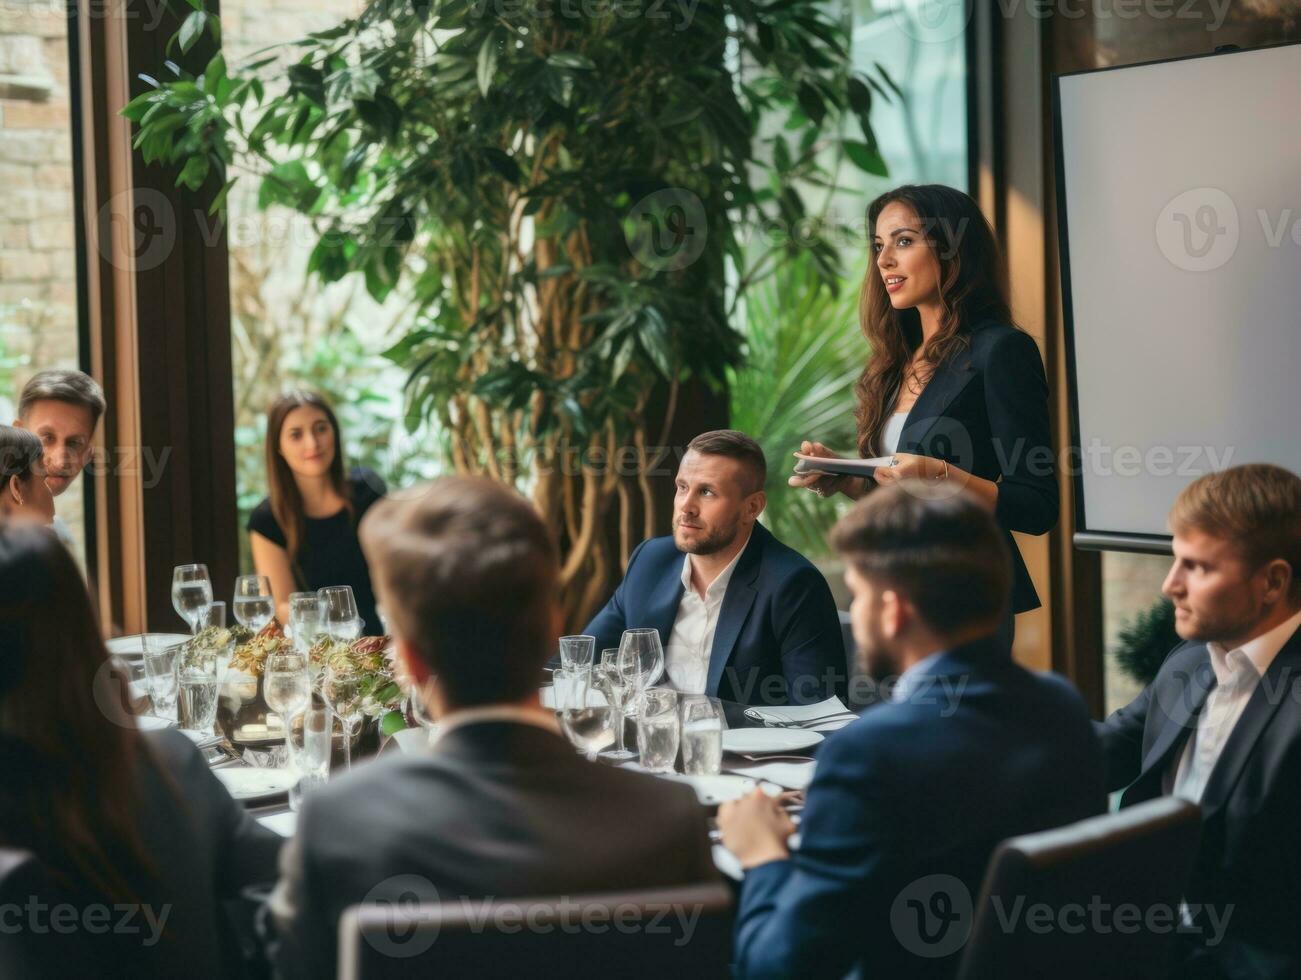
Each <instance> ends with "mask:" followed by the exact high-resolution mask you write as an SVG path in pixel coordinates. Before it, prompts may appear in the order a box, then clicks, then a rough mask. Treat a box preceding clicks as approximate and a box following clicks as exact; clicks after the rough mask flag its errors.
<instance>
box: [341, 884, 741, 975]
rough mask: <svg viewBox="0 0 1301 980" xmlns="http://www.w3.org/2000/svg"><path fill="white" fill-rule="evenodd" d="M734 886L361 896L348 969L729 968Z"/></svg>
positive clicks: (625, 971) (349, 921)
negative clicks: (368, 899) (377, 900)
mask: <svg viewBox="0 0 1301 980" xmlns="http://www.w3.org/2000/svg"><path fill="white" fill-rule="evenodd" d="M731 950H732V895H731V892H730V890H729V889H728V888H727V886H726V885H724V884H722V883H716V884H705V885H689V886H683V887H681V888H672V889H663V890H654V891H636V892H624V893H606V894H593V895H577V896H573V897H568V896H566V897H548V898H521V899H515V900H503V899H483V900H479V899H465V900H461V901H451V902H440V903H437V904H412V905H409V906H402V905H396V904H371V905H355V906H353V907H352V908H350V909H348V910H347V911H345V912H344V914H343V916H342V917H341V918H340V920H339V976H340V977H341V978H343V980H384V978H389V977H394V978H396V977H411V976H420V975H429V976H435V975H436V976H447V977H459V976H473V977H475V978H476V980H483V978H495V977H501V978H503V980H505V978H511V980H518V978H519V977H521V976H538V977H549V976H563V977H566V978H567V980H569V978H591V980H598V978H599V980H609V978H610V977H620V978H640V977H645V978H647V980H650V978H655V980H664V978H666V977H675V976H676V977H686V976H690V977H692V978H696V977H705V978H707V977H719V978H724V977H727V976H728V975H729V966H728V964H729V962H730V960H731Z"/></svg>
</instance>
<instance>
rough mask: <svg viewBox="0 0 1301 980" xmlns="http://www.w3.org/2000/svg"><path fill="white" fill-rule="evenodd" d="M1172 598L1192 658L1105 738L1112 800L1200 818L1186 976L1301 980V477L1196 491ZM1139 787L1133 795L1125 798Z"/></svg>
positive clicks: (1184, 650)
mask: <svg viewBox="0 0 1301 980" xmlns="http://www.w3.org/2000/svg"><path fill="white" fill-rule="evenodd" d="M1170 530H1171V531H1172V532H1173V535H1174V538H1173V549H1174V561H1173V562H1172V563H1171V566H1170V572H1169V574H1168V575H1167V576H1166V579H1165V582H1164V584H1163V585H1162V587H1161V590H1162V592H1164V593H1165V595H1166V596H1167V597H1168V598H1169V599H1170V600H1171V601H1172V602H1173V603H1174V608H1175V630H1176V631H1177V632H1178V634H1179V636H1180V637H1181V638H1182V639H1183V641H1184V642H1183V643H1181V644H1179V645H1178V646H1176V647H1175V648H1174V649H1173V650H1171V651H1170V654H1169V656H1167V657H1166V660H1165V662H1164V663H1163V664H1162V665H1161V669H1160V670H1159V671H1158V672H1157V675H1156V677H1155V679H1153V681H1152V683H1151V684H1149V685H1148V686H1147V687H1146V688H1145V689H1144V690H1143V692H1142V693H1141V694H1140V695H1139V696H1138V697H1137V698H1135V699H1134V700H1133V701H1132V702H1131V703H1130V704H1128V705H1127V706H1125V707H1124V708H1121V709H1120V710H1119V711H1117V712H1115V713H1114V714H1113V715H1111V717H1109V718H1108V719H1107V720H1106V721H1105V722H1099V723H1097V725H1096V728H1097V732H1098V735H1099V737H1100V738H1101V739H1102V746H1103V750H1104V752H1105V754H1106V763H1107V788H1108V790H1118V789H1124V790H1125V793H1124V795H1123V796H1122V797H1121V805H1122V806H1129V805H1132V804H1134V803H1140V802H1142V801H1144V800H1150V799H1152V798H1154V797H1157V796H1162V795H1167V794H1173V795H1175V796H1181V797H1183V798H1184V799H1187V800H1191V801H1192V802H1194V803H1198V804H1200V805H1201V808H1202V838H1201V846H1200V851H1199V854H1198V857H1197V860H1196V863H1195V865H1194V868H1193V873H1192V875H1191V878H1190V880H1189V883H1188V887H1187V890H1186V901H1185V903H1184V908H1183V909H1181V916H1182V918H1183V923H1182V925H1181V931H1180V934H1179V938H1180V944H1179V945H1180V959H1181V964H1180V967H1179V970H1180V975H1181V976H1189V977H1243V978H1246V977H1251V978H1269V977H1295V976H1298V975H1301V935H1299V934H1298V931H1297V927H1296V917H1297V913H1298V910H1301V850H1298V848H1297V846H1296V835H1297V831H1298V829H1299V828H1301V578H1299V577H1298V574H1297V571H1298V569H1301V477H1298V476H1297V475H1296V474H1294V473H1290V472H1289V471H1287V470H1285V469H1283V468H1281V467H1278V466H1269V465H1264V464H1253V465H1249V466H1235V467H1233V468H1231V469H1227V470H1223V471H1221V472H1218V473H1211V474H1209V475H1207V476H1203V477H1201V478H1200V479H1198V480H1195V481H1194V482H1193V483H1191V484H1189V485H1188V486H1187V487H1185V488H1184V490H1183V491H1182V492H1181V493H1180V494H1179V496H1178V497H1177V498H1176V500H1175V503H1174V506H1173V507H1172V508H1171V511H1170ZM1126 787H1127V788H1126Z"/></svg>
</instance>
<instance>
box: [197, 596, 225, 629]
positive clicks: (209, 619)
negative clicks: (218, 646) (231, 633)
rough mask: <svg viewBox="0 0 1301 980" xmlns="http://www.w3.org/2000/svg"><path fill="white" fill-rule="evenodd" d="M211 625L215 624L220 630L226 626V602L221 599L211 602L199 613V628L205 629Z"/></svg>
mask: <svg viewBox="0 0 1301 980" xmlns="http://www.w3.org/2000/svg"><path fill="white" fill-rule="evenodd" d="M210 626H215V627H216V628H217V629H219V630H224V629H225V628H226V603H224V602H222V601H220V600H218V601H217V602H210V603H208V605H207V607H206V608H205V609H204V610H203V612H201V613H199V630H205V629H207V628H208V627H210ZM196 632H197V630H196Z"/></svg>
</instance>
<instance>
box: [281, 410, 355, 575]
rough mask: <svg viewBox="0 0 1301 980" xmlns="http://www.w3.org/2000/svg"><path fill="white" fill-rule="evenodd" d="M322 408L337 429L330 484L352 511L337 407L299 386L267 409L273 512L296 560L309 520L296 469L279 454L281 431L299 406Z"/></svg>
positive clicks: (291, 558)
mask: <svg viewBox="0 0 1301 980" xmlns="http://www.w3.org/2000/svg"><path fill="white" fill-rule="evenodd" d="M307 407H310V408H319V409H320V410H321V411H322V412H324V413H325V417H326V419H327V420H329V423H330V428H331V429H333V430H334V459H332V460H331V461H330V485H331V486H332V487H333V488H334V490H335V492H336V493H338V494H339V496H341V497H342V498H343V500H344V503H345V504H346V506H347V507H348V511H349V513H351V512H352V493H351V492H350V490H349V488H348V481H347V479H345V477H344V464H343V434H342V433H341V432H340V431H339V420H338V419H337V418H336V417H335V414H334V409H332V408H331V407H330V403H329V402H327V401H326V400H325V399H324V398H323V397H322V396H321V395H318V394H317V393H316V392H314V391H306V390H303V389H298V390H296V391H290V392H286V393H285V394H283V395H281V396H280V397H279V398H277V399H276V400H275V402H273V403H272V405H271V408H270V409H269V410H268V411H267V445H266V459H267V496H269V497H270V498H271V513H272V515H273V516H274V517H275V519H276V523H277V524H279V525H280V528H281V530H282V531H284V533H285V542H286V548H285V550H286V551H287V552H289V560H290V562H297V560H298V549H299V548H300V547H302V544H303V534H304V533H305V531H306V527H307V525H306V519H305V517H304V514H303V495H302V494H301V493H300V492H299V490H298V482H297V481H296V480H295V479H294V471H293V470H291V469H290V468H289V463H288V462H286V461H285V458H284V456H282V455H281V454H280V430H281V429H283V428H284V427H285V419H286V418H287V417H288V415H289V413H290V412H292V411H293V410H294V409H296V408H307Z"/></svg>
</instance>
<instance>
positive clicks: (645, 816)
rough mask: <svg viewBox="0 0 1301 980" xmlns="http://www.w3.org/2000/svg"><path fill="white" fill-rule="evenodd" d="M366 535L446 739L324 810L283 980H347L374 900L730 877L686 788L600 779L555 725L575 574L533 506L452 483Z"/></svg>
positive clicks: (352, 785)
mask: <svg viewBox="0 0 1301 980" xmlns="http://www.w3.org/2000/svg"><path fill="white" fill-rule="evenodd" d="M360 535H361V543H362V548H363V550H364V551H365V554H366V558H367V561H368V562H369V563H370V567H371V569H372V574H373V576H374V581H375V586H376V593H377V595H378V597H379V599H380V601H381V602H382V603H383V605H384V609H385V610H386V612H387V615H388V620H389V623H390V625H391V628H392V633H393V639H394V644H395V651H396V656H397V660H398V663H399V666H400V667H401V668H402V670H403V671H404V672H405V673H406V675H407V676H408V677H410V678H411V680H412V682H413V683H414V684H415V685H416V686H417V688H418V690H419V692H420V694H421V695H422V696H423V697H424V700H425V702H426V704H427V705H428V707H429V709H430V712H431V714H433V715H434V716H435V717H436V718H438V721H439V732H438V741H437V744H436V745H434V747H433V748H432V749H431V750H430V752H429V753H428V754H427V755H396V756H388V757H385V758H381V759H378V760H376V761H374V762H369V763H366V764H365V765H362V766H359V767H358V768H356V769H354V770H353V771H352V772H348V773H345V774H343V775H342V776H340V777H338V778H336V779H332V780H331V781H330V782H329V784H328V785H327V786H325V787H324V788H322V789H320V790H318V791H317V792H316V794H315V795H313V796H311V797H310V798H308V800H307V801H306V805H305V806H304V808H303V810H302V812H301V814H300V816H299V821H298V830H297V834H296V835H295V837H294V838H293V840H292V841H291V842H290V843H289V845H288V846H287V847H286V849H285V854H284V856H283V859H282V862H281V867H282V878H281V881H280V883H279V885H278V886H277V888H276V891H275V893H274V894H273V895H272V898H271V902H270V907H271V912H272V916H273V918H274V921H275V924H276V927H277V934H278V936H279V942H278V946H277V949H276V950H275V953H274V957H275V960H276V964H277V967H278V969H279V971H280V972H281V974H282V975H286V976H291V977H312V978H315V977H332V976H335V973H336V970H335V959H336V948H337V943H338V938H337V935H336V933H337V929H338V923H339V916H340V913H342V912H343V910H344V909H346V908H348V907H349V906H351V905H355V904H357V903H360V902H383V901H390V902H396V901H400V900H403V899H404V897H405V896H409V895H411V894H413V893H414V894H417V895H420V896H421V897H422V898H426V899H428V900H438V901H454V900H457V899H460V898H462V897H465V898H476V899H477V898H484V897H488V896H495V897H498V898H516V897H525V896H537V895H543V894H548V895H579V894H584V893H592V892H603V891H604V892H608V891H616V890H628V889H642V888H656V887H669V886H675V885H683V884H692V883H697V882H702V881H709V880H713V879H716V878H717V871H716V870H715V869H714V866H713V862H712V859H711V854H710V846H709V836H708V829H707V827H706V823H705V813H704V811H703V810H702V809H701V808H700V806H699V804H698V803H697V802H696V797H695V794H694V792H693V791H692V790H691V789H690V788H689V787H687V786H684V785H682V784H679V783H672V782H668V781H665V780H662V779H658V778H656V777H654V776H650V775H646V774H644V773H637V772H632V771H629V770H625V769H616V768H614V767H612V766H607V765H604V764H593V763H590V762H588V761H586V760H585V759H583V758H582V757H581V756H580V755H578V753H577V752H575V750H574V747H573V746H572V745H570V744H569V742H567V741H566V740H565V738H564V737H563V736H562V735H561V734H560V731H559V728H558V726H557V722H556V716H555V714H554V712H552V711H548V710H545V709H543V708H542V707H541V704H540V702H539V695H538V687H539V683H540V681H541V677H542V666H543V664H544V663H545V661H546V659H547V654H548V653H549V652H550V651H551V650H552V649H554V646H555V642H556V639H557V634H558V630H557V625H558V624H559V622H560V609H559V601H558V600H559V584H558V583H559V567H558V559H557V554H556V548H555V544H554V542H553V540H552V538H551V535H550V533H549V532H548V531H547V529H546V527H545V526H544V525H543V523H542V521H541V519H540V518H539V517H538V515H537V513H536V512H535V511H534V510H533V508H532V506H530V504H529V503H528V502H527V501H526V500H524V499H523V498H522V497H521V496H519V494H517V493H515V492H514V491H512V490H508V489H506V488H505V487H503V486H501V485H500V484H497V483H493V482H491V481H489V480H484V479H472V478H468V477H446V478H443V479H441V480H437V481H435V482H433V483H431V484H429V485H428V486H426V487H424V488H422V489H421V490H420V491H418V492H416V491H407V492H405V493H403V494H402V495H401V496H400V497H396V498H395V497H389V498H387V499H385V500H381V501H380V502H379V503H377V504H375V505H374V506H373V507H372V508H371V509H370V511H368V512H367V514H366V516H365V517H364V518H363V519H362V522H361V528H360ZM435 677H436V678H437V683H436V684H435V683H434V678H435Z"/></svg>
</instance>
